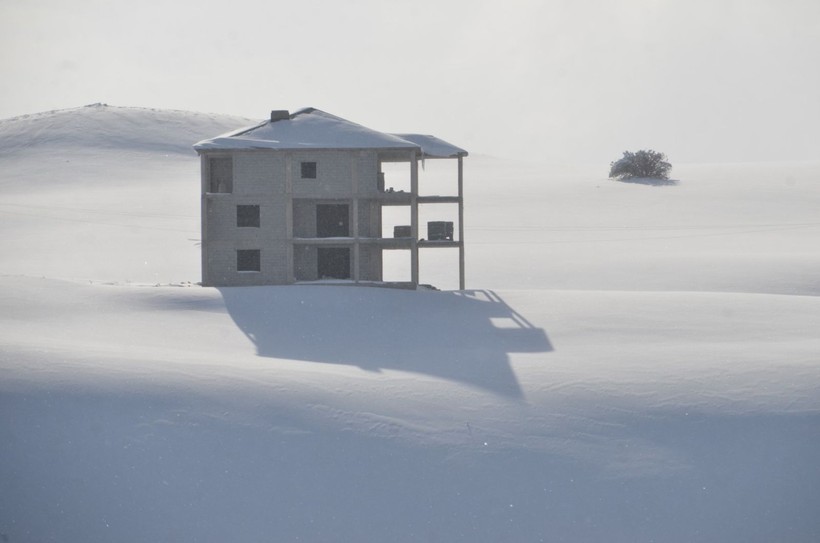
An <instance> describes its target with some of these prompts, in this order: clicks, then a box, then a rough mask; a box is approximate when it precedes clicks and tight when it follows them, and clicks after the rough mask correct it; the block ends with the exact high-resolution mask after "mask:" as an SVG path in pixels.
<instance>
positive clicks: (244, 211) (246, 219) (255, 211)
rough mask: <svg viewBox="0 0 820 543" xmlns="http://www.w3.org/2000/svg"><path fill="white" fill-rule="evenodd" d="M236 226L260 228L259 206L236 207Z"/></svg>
mask: <svg viewBox="0 0 820 543" xmlns="http://www.w3.org/2000/svg"><path fill="white" fill-rule="evenodd" d="M236 226H239V227H256V228H259V206H258V205H241V206H236Z"/></svg>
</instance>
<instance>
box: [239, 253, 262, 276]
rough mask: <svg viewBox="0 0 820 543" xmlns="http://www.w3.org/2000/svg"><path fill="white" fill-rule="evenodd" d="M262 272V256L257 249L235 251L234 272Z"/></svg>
mask: <svg viewBox="0 0 820 543" xmlns="http://www.w3.org/2000/svg"><path fill="white" fill-rule="evenodd" d="M261 270H262V255H261V251H260V250H259V249H239V250H238V251H236V271H241V272H258V271H261Z"/></svg>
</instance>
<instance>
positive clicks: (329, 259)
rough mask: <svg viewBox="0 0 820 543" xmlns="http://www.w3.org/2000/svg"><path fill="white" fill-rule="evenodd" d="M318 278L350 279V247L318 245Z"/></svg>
mask: <svg viewBox="0 0 820 543" xmlns="http://www.w3.org/2000/svg"><path fill="white" fill-rule="evenodd" d="M317 275H318V277H319V279H350V248H349V247H319V249H318V273H317Z"/></svg>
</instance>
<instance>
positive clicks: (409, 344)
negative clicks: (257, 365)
mask: <svg viewBox="0 0 820 543" xmlns="http://www.w3.org/2000/svg"><path fill="white" fill-rule="evenodd" d="M219 291H220V293H221V294H222V297H223V299H224V301H225V306H226V308H227V310H228V313H229V314H230V316H231V318H232V319H233V320H234V321H235V322H236V324H237V326H239V328H241V329H242V331H243V332H244V333H245V335H246V336H247V337H248V338H250V339H251V340H252V341H253V342H254V344H255V345H256V350H257V354H258V355H259V356H263V357H271V358H282V359H291V360H304V361H309V362H323V363H331V364H344V365H351V366H358V367H360V368H362V369H365V370H368V371H381V370H384V369H391V370H399V371H407V372H415V373H420V374H425V375H431V376H434V377H440V378H442V379H448V380H452V381H457V382H462V383H465V384H469V385H473V386H476V387H480V388H483V389H486V390H489V391H491V392H493V393H496V394H499V395H502V396H508V397H513V398H520V397H522V396H523V395H522V392H521V387H520V385H519V383H518V379H517V378H516V376H515V373H514V372H513V370H512V368H511V366H510V359H509V353H546V352H550V351H552V350H553V348H552V345H551V344H550V341H549V339H548V337H547V334H546V332H545V331H544V330H543V329H541V328H536V327H535V326H533V325H532V324H531V323H530V322H529V321H527V319H526V318H524V317H523V316H522V315H520V314H519V313H518V312H516V311H515V309H513V308H512V307H510V306H509V305H508V304H507V303H506V302H504V300H503V299H502V298H501V297H500V296H498V295H497V294H496V293H495V292H492V291H486V290H470V291H459V292H433V291H429V292H428V291H405V290H396V289H382V288H351V287H338V286H335V287H334V286H312V285H305V286H302V285H297V286H287V287H223V288H220V289H219Z"/></svg>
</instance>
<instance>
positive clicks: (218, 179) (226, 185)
mask: <svg viewBox="0 0 820 543" xmlns="http://www.w3.org/2000/svg"><path fill="white" fill-rule="evenodd" d="M208 164H209V166H208V170H209V175H210V182H209V184H208V192H222V193H230V192H233V159H232V158H231V157H229V156H228V157H217V158H212V159H210V160H209V162H208Z"/></svg>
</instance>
